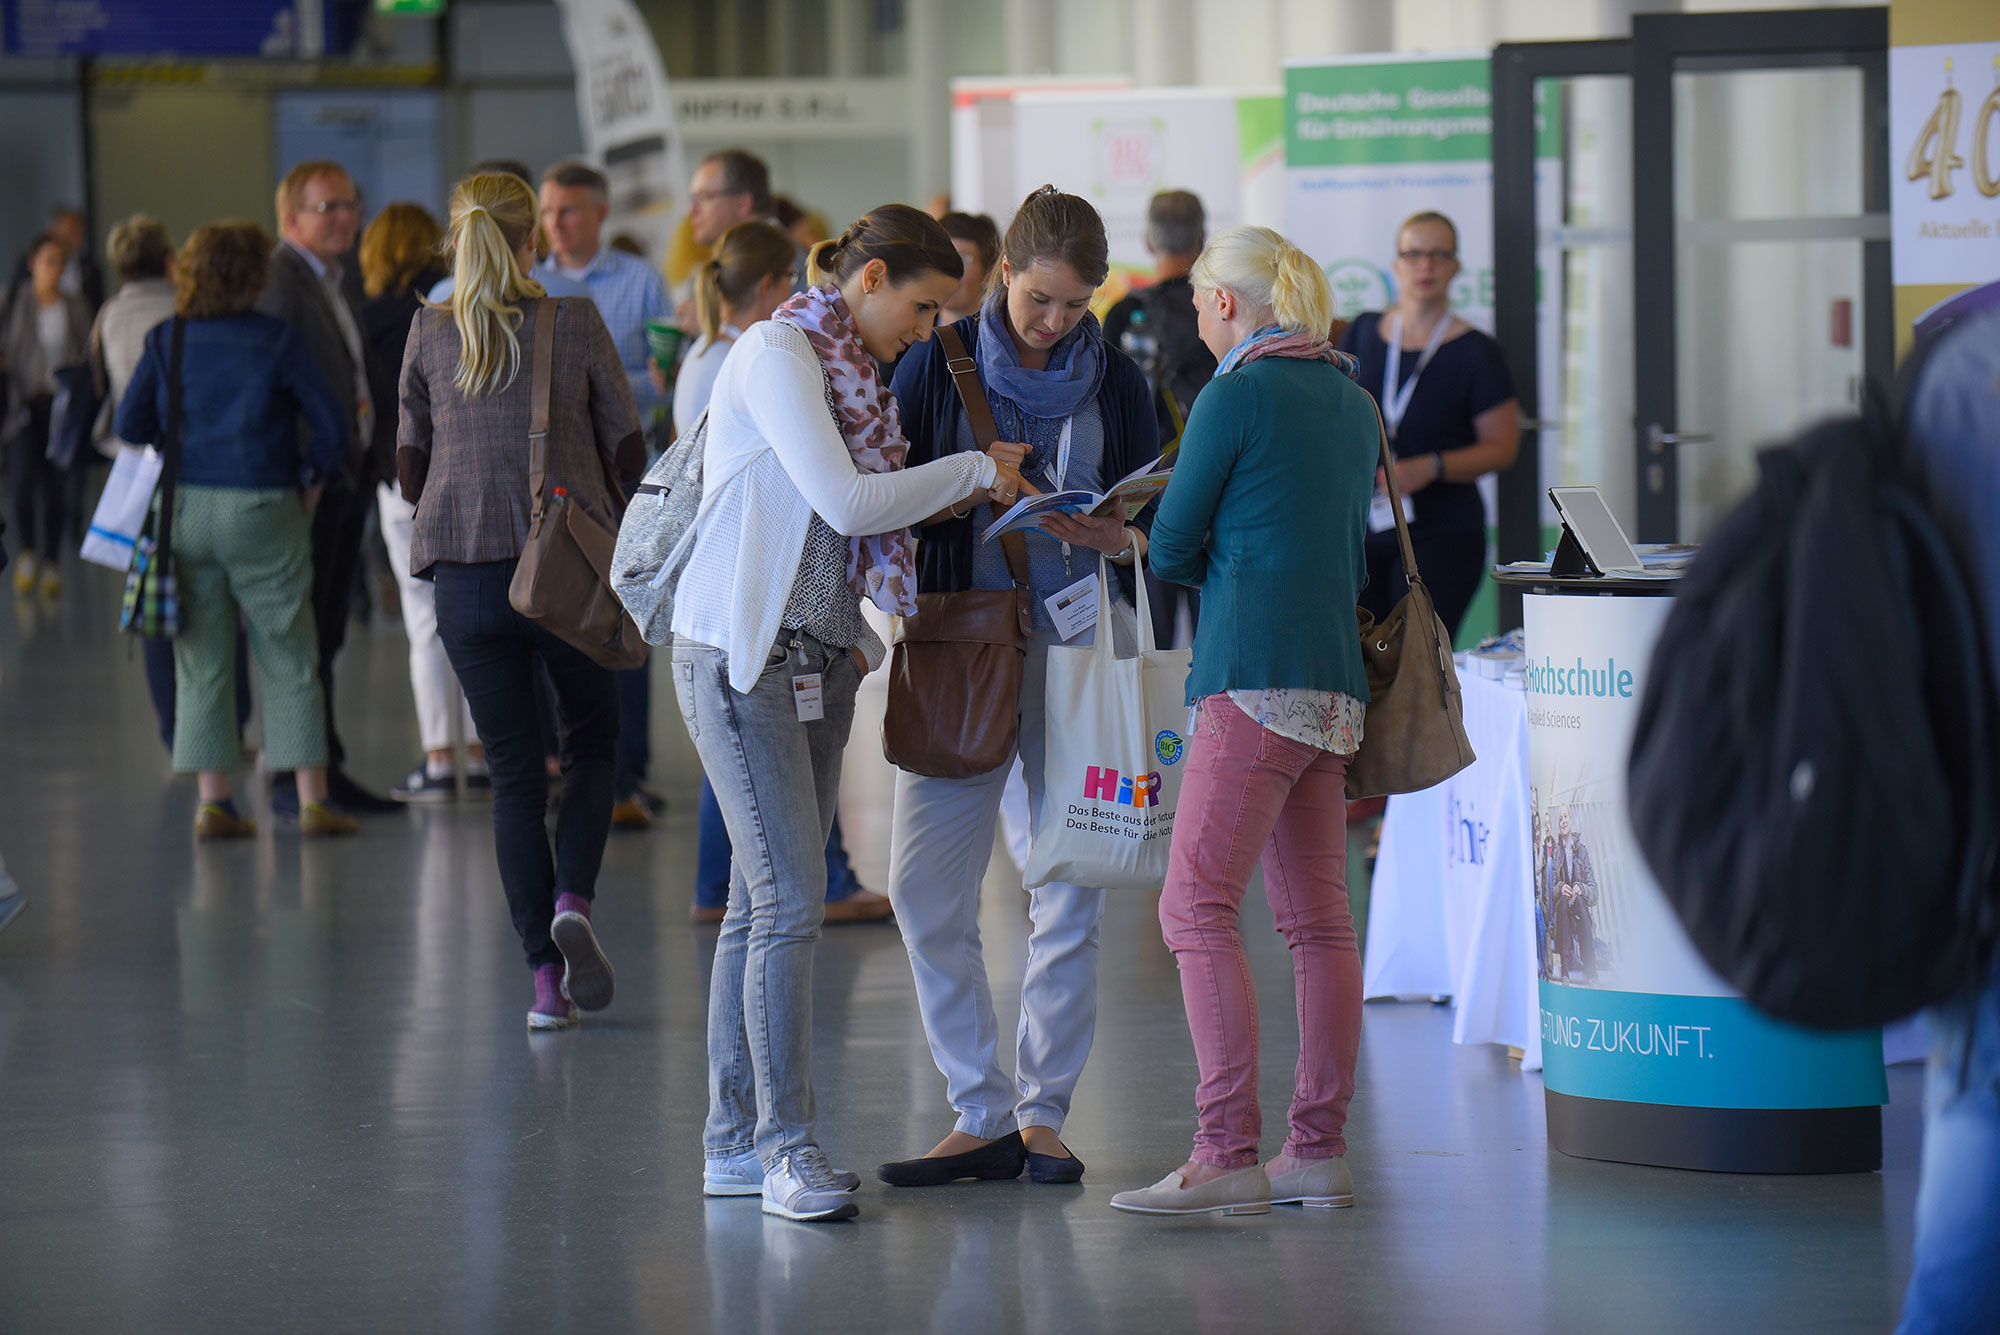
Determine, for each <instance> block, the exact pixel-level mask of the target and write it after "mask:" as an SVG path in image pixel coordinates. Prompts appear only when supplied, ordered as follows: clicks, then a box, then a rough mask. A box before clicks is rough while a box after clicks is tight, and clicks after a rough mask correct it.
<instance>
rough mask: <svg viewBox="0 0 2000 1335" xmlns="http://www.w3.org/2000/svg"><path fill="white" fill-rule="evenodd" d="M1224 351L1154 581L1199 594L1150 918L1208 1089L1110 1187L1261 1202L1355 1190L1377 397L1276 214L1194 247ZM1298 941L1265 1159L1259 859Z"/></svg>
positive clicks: (1149, 1207) (1168, 1202)
mask: <svg viewBox="0 0 2000 1335" xmlns="http://www.w3.org/2000/svg"><path fill="white" fill-rule="evenodd" d="M1191 277H1192V278H1193V279H1194V304H1195V318H1196V323H1197V327H1198V328H1199V330H1200V331H1201V340H1202V342H1203V343H1206V344H1207V345H1208V347H1209V350H1210V351H1211V352H1213V353H1214V354H1215V355H1216V357H1217V359H1218V360H1219V362H1220V365H1219V366H1218V367H1217V369H1216V373H1215V378H1214V379H1213V380H1211V381H1209V383H1208V386H1207V387H1206V388H1205V389H1203V390H1202V392H1201V398H1200V399H1198V400H1196V402H1195V405H1194V411H1193V412H1191V413H1189V414H1188V421H1187V430H1186V431H1185V432H1184V433H1183V434H1182V436H1181V448H1180V456H1179V462H1178V464H1177V466H1176V467H1175V469H1174V480H1173V483H1172V485H1170V486H1169V487H1168V488H1167V490H1166V494H1165V495H1163V496H1162V497H1161V498H1160V502H1159V516H1158V518H1157V519H1156V520H1155V522H1154V524H1153V529H1152V554H1151V558H1150V560H1151V566H1152V571H1153V573H1154V574H1155V575H1158V576H1159V577H1160V578H1161V579H1164V580H1171V581H1172V582H1174V583H1176V584H1186V585H1189V586H1192V587H1196V588H1199V589H1200V590H1201V625H1200V626H1199V627H1198V628H1197V629H1196V631H1195V637H1194V667H1193V669H1192V671H1190V672H1189V674H1188V686H1187V702H1188V704H1189V705H1191V706H1193V707H1194V711H1195V712H1194V719H1193V721H1192V722H1191V723H1190V724H1189V726H1188V746H1187V753H1186V759H1185V761H1184V762H1183V764H1184V765H1185V771H1184V773H1183V774H1182V777H1181V795H1180V806H1179V808H1178V810H1177V811H1176V812H1175V819H1174V842H1173V848H1172V850H1171V852H1170V855H1169V858H1168V863H1167V883H1166V886H1165V888H1164V889H1162V890H1161V892H1160V926H1161V929H1162V931H1163V933H1164V935H1165V937H1166V943H1167V948H1168V949H1169V950H1171V951H1173V953H1174V959H1175V961H1176V962H1177V963H1178V964H1179V966H1180V974H1181V997H1182V1000H1183V1001H1184V1002H1185V1003H1186V1005H1187V1017H1188V1028H1189V1030H1191V1031H1192V1034H1193V1037H1194V1053H1195V1063H1196V1065H1197V1066H1198V1067H1199V1068H1200V1071H1201V1083H1200V1084H1199V1085H1197V1086H1196V1087H1195V1107H1196V1110H1197V1112H1198V1114H1199V1125H1198V1129H1197V1131H1196V1134H1195V1139H1194V1152H1193V1153H1192V1154H1190V1155H1189V1156H1188V1159H1187V1161H1186V1162H1185V1163H1183V1164H1182V1165H1181V1166H1180V1167H1179V1168H1176V1169H1175V1170H1174V1171H1173V1172H1171V1173H1168V1174H1167V1175H1166V1176H1165V1177H1164V1178H1161V1179H1160V1180H1159V1181H1158V1182H1157V1183H1155V1184H1154V1185H1152V1186H1150V1187H1143V1188H1140V1189H1138V1190H1135V1191H1124V1192H1120V1193H1119V1194H1118V1195H1116V1196H1113V1197H1112V1198H1111V1204H1112V1205H1113V1206H1115V1207H1116V1208H1118V1209H1120V1210H1126V1211H1130V1212H1132V1213H1135V1214H1159V1215H1178V1214H1196V1213H1201V1212H1205V1211H1216V1212H1219V1213H1222V1214H1236V1215H1245V1214H1269V1213H1270V1212H1271V1207H1272V1206H1273V1205H1283V1204H1298V1205H1306V1206H1319V1207H1324V1208H1337V1207H1340V1206H1345V1205H1351V1204H1353V1203H1354V1182H1353V1179H1352V1178H1351V1177H1350V1176H1349V1174H1348V1170H1347V1160H1346V1157H1345V1156H1346V1153H1347V1141H1346V1139H1345V1128H1346V1125H1347V1105H1348V1101H1349V1100H1350V1099H1352V1098H1353V1097H1354V1066H1355V1059H1356V1055H1357V1052H1358V1050H1359V1047H1360V1043H1361V954H1360V951H1359V950H1358V949H1357V948H1356V943H1355V939H1354V918H1353V915H1352V913H1351V912H1350V911H1349V909H1348V903H1347V822H1346V810H1347V801H1346V794H1345V792H1344V788H1345V785H1346V778H1347V764H1348V758H1349V757H1350V756H1352V755H1353V754H1354V752H1355V751H1356V750H1357V749H1359V747H1360V745H1361V729H1362V723H1363V717H1364V714H1365V711H1366V709H1367V702H1368V682H1367V679H1366V677H1365V676H1364V675H1363V673H1362V666H1361V647H1360V644H1359V642H1358V640H1357V638H1356V636H1355V633H1354V606H1355V602H1356V600H1357V599H1359V597H1360V596H1361V584H1362V578H1363V575H1364V573H1365V569H1366V567H1365V564H1364V561H1363V557H1362V543H1363V539H1364V538H1365V537H1366V535H1367V532H1368V506H1369V498H1370V497H1371V495H1372V494H1373V492H1374V479H1375V463H1376V459H1377V445H1378V443H1379V437H1378V435H1377V430H1378V428H1377V426H1376V417H1375V407H1374V405H1373V404H1372V403H1370V402H1369V399H1368V393H1367V391H1366V390H1364V389H1362V388H1361V386H1359V385H1358V384H1356V383H1355V382H1354V380H1353V376H1354V372H1355V362H1354V359H1353V358H1352V357H1350V356H1348V355H1347V354H1346V353H1344V352H1337V351H1335V350H1334V349H1333V347H1332V346H1331V345H1330V344H1328V342H1327V341H1326V330H1327V328H1328V326H1329V325H1330V324H1331V323H1332V321H1333V291H1332V289H1331V288H1330V287H1328V285H1327V281H1326V274H1325V273H1324V272H1323V271H1322V270H1321V269H1320V267H1319V265H1318V264H1316V263H1315V262H1314V261H1313V260H1312V259H1311V258H1310V257H1309V256H1307V255H1305V254H1304V253H1302V252H1301V251H1300V250H1299V249H1298V247H1296V246H1294V245H1292V244H1291V243H1290V242H1288V241H1286V240H1285V239H1284V238H1283V237H1281V236H1279V235H1278V234H1277V233H1276V232H1273V231H1271V230H1270V229H1269V228H1267V227H1236V228H1231V229H1230V230H1229V231H1227V232H1224V233H1223V234H1222V235H1221V236H1218V237H1216V238H1215V239H1214V240H1213V241H1211V242H1209V244H1208V248H1207V249H1206V250H1204V251H1202V254H1201V258H1200V259H1199V260H1197V261H1196V262H1195V266H1194V270H1193V272H1192V274H1191ZM1259 862H1261V863H1262V865H1263V869H1264V897H1265V898H1266V899H1268V900H1269V901H1270V904H1271V916H1272V917H1273V918H1275V919H1276V920H1277V927H1278V931H1279V932H1280V933H1281V934H1282V935H1283V936H1284V938H1285V944H1286V945H1287V946H1289V947H1290V948H1291V957H1292V978H1293V987H1294V991H1295V992H1296V995H1297V1004H1298V1015H1299V1062H1298V1070H1297V1073H1296V1078H1295V1084H1294V1089H1293V1095H1292V1103H1291V1108H1290V1111H1289V1115H1288V1116H1287V1118H1286V1132H1287V1134H1286V1136H1285V1140H1284V1145H1283V1149H1282V1150H1281V1151H1280V1152H1279V1153H1278V1154H1277V1155H1276V1156H1275V1157H1273V1158H1271V1159H1269V1160H1268V1161H1263V1162H1260V1160H1259V1154H1258V1137H1259V1135H1260V1133H1261V1132H1262V1129H1263V1117H1262V1113H1261V1111H1260V1110H1259V1108H1258V1105H1257V994H1256V992H1255V991H1254V990H1253V989H1252V987H1251V984H1250V968H1249V964H1248V961H1247V960H1246V959H1245V957H1244V954H1243V940H1242V937H1241V936H1240V935H1239V933H1238V930H1237V909H1238V907H1239V906H1240V905H1241V904H1242V902H1243V895H1244V891H1245V890H1246V889H1247V888H1248V885H1249V881H1250V873H1251V871H1252V870H1253V869H1254V868H1255V867H1256V866H1257V865H1258V863H1259Z"/></svg>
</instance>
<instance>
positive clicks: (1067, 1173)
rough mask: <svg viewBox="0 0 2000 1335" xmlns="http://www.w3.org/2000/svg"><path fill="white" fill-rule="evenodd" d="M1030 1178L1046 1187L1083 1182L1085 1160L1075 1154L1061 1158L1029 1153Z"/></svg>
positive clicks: (1030, 1151)
mask: <svg viewBox="0 0 2000 1335" xmlns="http://www.w3.org/2000/svg"><path fill="white" fill-rule="evenodd" d="M1028 1178H1029V1180H1030V1181H1033V1182H1040V1183H1042V1184H1044V1185H1046V1186H1066V1185H1068V1184H1069V1183H1071V1182H1081V1181H1083V1160H1081V1159H1079V1158H1077V1157H1076V1156H1075V1155H1074V1154H1065V1155H1062V1156H1060V1157H1058V1156H1056V1155H1053V1154H1037V1153H1035V1152H1034V1151H1033V1150H1029V1151H1028Z"/></svg>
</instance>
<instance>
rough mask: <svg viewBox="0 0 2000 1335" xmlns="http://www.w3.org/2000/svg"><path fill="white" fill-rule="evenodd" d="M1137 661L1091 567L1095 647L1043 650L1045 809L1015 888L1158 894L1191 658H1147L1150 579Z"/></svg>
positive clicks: (1152, 653)
mask: <svg viewBox="0 0 2000 1335" xmlns="http://www.w3.org/2000/svg"><path fill="white" fill-rule="evenodd" d="M1136 582H1137V584H1138V588H1139V635H1138V643H1139V652H1138V655H1137V656H1136V657H1133V658H1120V657H1118V655H1117V651H1116V650H1115V649H1114V647H1113V645H1112V636H1111V634H1110V626H1111V617H1110V606H1111V599H1110V597H1109V592H1108V588H1107V586H1106V584H1105V566H1104V561H1103V559H1102V558H1099V560H1098V563H1097V603H1098V609H1099V615H1098V621H1097V640H1096V643H1094V644H1092V645H1091V646H1090V647H1088V648H1080V649H1066V648H1063V647H1062V646H1061V645H1056V646H1054V647H1052V648H1050V650H1049V668H1048V686H1047V703H1046V707H1045V708H1044V710H1043V714H1044V718H1045V719H1046V726H1047V729H1048V733H1047V739H1046V742H1045V749H1044V755H1045V757H1046V758H1045V760H1044V762H1043V767H1042V809H1041V812H1040V815H1039V818H1038V819H1037V820H1036V821H1035V829H1034V837H1033V841H1032V843H1031V844H1030V845H1029V848H1028V866H1027V870H1026V872H1025V874H1024V875H1023V878H1022V880H1023V883H1024V884H1026V885H1028V886H1030V887H1033V886H1038V885H1046V884H1048V883H1049V882H1050V881H1068V882H1070V883H1072V884H1074V885H1084V886H1090V887H1092V888H1103V889H1107V890H1158V889H1159V888H1160V887H1161V886H1162V885H1163V884H1165V883H1166V879H1167V847H1168V845H1169V844H1170V843H1171V842H1172V841H1173V833H1174V808H1175V806H1176V805H1178V803H1179V801H1180V795H1181V771H1182V769H1183V768H1184V767H1185V766H1184V762H1185V761H1186V759H1187V738H1186V737H1185V736H1183V732H1184V730H1185V729H1186V727H1187V718H1188V710H1187V703H1186V692H1187V678H1188V670H1189V668H1190V667H1191V666H1192V665H1193V662H1194V651H1193V650H1191V649H1155V648H1154V647H1153V618H1152V615H1151V612H1150V609H1148V607H1147V606H1146V581H1145V579H1144V578H1143V576H1142V577H1141V578H1140V579H1139V580H1138V581H1136Z"/></svg>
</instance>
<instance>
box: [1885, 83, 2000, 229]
mask: <svg viewBox="0 0 2000 1335" xmlns="http://www.w3.org/2000/svg"><path fill="white" fill-rule="evenodd" d="M1994 65H1995V67H1996V69H2000V56H1995V57H1994ZM1944 72H1945V78H1946V79H1947V80H1949V79H1950V78H1951V61H1950V60H1949V59H1946V61H1945V62H1944ZM1963 101H1964V99H1963V98H1962V97H1961V96H1960V94H1959V91H1958V89H1956V88H1953V87H1952V86H1951V85H1950V84H1949V83H1946V85H1945V90H1944V92H1943V93H1942V94H1940V95H1939V97H1938V104H1937V110H1935V111H1933V112H1931V118H1930V119H1929V120H1927V121H1925V122H1924V128H1923V129H1922V130H1921V131H1919V132H1918V134H1917V139H1916V142H1915V143H1913V144H1911V145H1910V156H1909V160H1908V161H1907V162H1906V163H1905V164H1904V171H1905V172H1907V173H1908V175H1909V179H1911V180H1912V181H1921V180H1923V179H1924V178H1925V177H1926V176H1928V177H1930V178H1931V198H1932V199H1944V198H1945V197H1947V196H1948V195H1950V194H1951V191H1952V185H1951V174H1952V173H1953V172H1954V171H1956V170H1957V169H1958V168H1960V167H1963V166H1965V165H1966V162H1965V159H1964V158H1962V157H1960V156H1959V155H1958V114H1959V108H1960V107H1961V105H1962V104H1963ZM1996 118H2000V82H1996V83H1995V85H1994V88H1993V91H1992V92H1990V93H1988V94H1987V95H1986V100H1985V101H1984V102H1982V103H1980V104H1979V114H1978V115H1977V116H1975V117H1974V118H1973V122H1972V184H1973V187H1974V188H1975V189H1977V190H1978V191H1979V193H1980V194H1982V195H1985V196H1986V197H1987V198H1988V199H1991V198H1992V197H1993V196H1995V195H2000V175H1996V174H1995V173H1994V172H1993V171H1991V170H1990V169H1989V164H1988V159H1987V156H1986V142H1987V138H1988V131H1989V130H1990V129H1992V128H1993V122H1994V120H1995V119H1996Z"/></svg>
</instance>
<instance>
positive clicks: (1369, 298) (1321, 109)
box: [1285, 53, 1561, 331]
mask: <svg viewBox="0 0 2000 1335" xmlns="http://www.w3.org/2000/svg"><path fill="white" fill-rule="evenodd" d="M1490 87H1491V77H1490V73H1489V61H1488V58H1487V57H1486V55H1485V54H1483V53H1481V54H1476V55H1463V56H1450V57H1442V58H1440V57H1435V56H1424V57H1416V58H1405V57H1397V56H1358V57H1354V58H1351V59H1341V60H1332V61H1322V62H1315V63H1312V64H1295V65H1287V66H1286V67H1285V233H1286V235H1287V236H1289V237H1290V238H1291V239H1292V241H1293V242H1294V243H1295V244H1297V245H1298V246H1299V247H1300V248H1302V249H1303V250H1305V251H1306V252H1307V253H1308V254H1310V255H1312V256H1313V257H1314V258H1315V259H1317V260H1319V262H1320V263H1321V264H1323V265H1324V266H1325V267H1326V273H1327V278H1328V279H1329V280H1330V281H1331V282H1332V284H1333V294H1334V302H1335V306H1336V309H1337V313H1338V314H1339V316H1340V318H1342V319H1343V320H1348V319H1352V318H1354V317H1355V316H1356V315H1358V314H1360V313H1361V312H1362V311H1367V310H1374V311H1379V310H1382V309H1384V308H1385V307H1387V306H1388V305H1389V304H1390V303H1392V302H1393V301H1394V300H1395V291H1396V288H1395V284H1396V279H1395V268H1394V263H1395V258H1396V228H1397V226H1398V225H1399V224H1400V223H1401V222H1402V221H1403V219H1405V218H1407V217H1409V216H1410V215H1411V214H1412V213H1416V212H1419V211H1421V210H1425V209H1430V210H1435V211H1436V212H1438V213H1442V214H1444V215H1445V216H1446V217H1448V218H1450V219H1451V220H1452V222H1453V223H1455V224H1456V225H1457V227H1458V255H1459V263H1460V266H1461V267H1460V270H1459V275H1458V279H1457V281H1456V282H1455V283H1454V284H1453V285H1452V290H1451V304H1452V309H1453V310H1455V311H1457V312H1458V313H1459V314H1460V315H1461V316H1463V317H1465V319H1466V320H1468V321H1469V322H1471V323H1472V324H1474V325H1477V326H1478V327H1479V328H1481V329H1485V330H1488V331H1491V330H1492V328H1493V118H1492V112H1491V107H1492V101H1493V99H1492V95H1491V93H1490V91H1489V89H1490ZM1555 304H1556V308H1557V309H1558V310H1559V309H1560V305H1561V304H1560V302H1557V303H1555Z"/></svg>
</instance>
